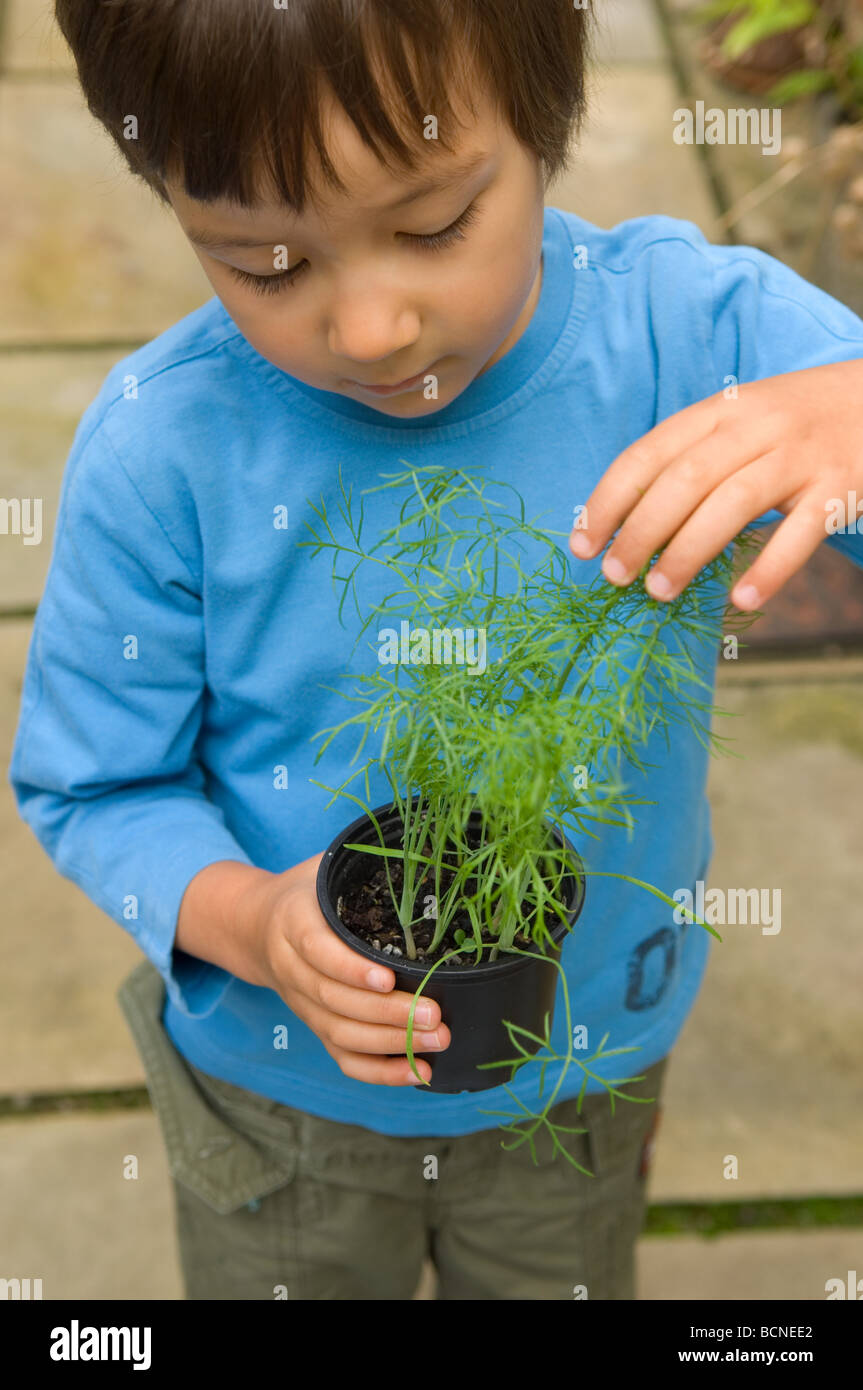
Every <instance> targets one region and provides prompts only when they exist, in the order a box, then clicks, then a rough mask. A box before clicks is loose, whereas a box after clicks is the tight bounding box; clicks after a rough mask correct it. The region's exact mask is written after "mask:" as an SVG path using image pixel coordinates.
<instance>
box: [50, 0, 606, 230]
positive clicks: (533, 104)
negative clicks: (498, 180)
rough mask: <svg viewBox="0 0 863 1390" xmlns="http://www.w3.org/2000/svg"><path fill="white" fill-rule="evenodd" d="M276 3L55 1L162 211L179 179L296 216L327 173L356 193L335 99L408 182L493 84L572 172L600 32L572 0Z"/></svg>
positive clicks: (192, 192) (548, 153)
mask: <svg viewBox="0 0 863 1390" xmlns="http://www.w3.org/2000/svg"><path fill="white" fill-rule="evenodd" d="M277 3H278V0H264V3H262V0H206V3H202V0H120V3H116V0H114V3H108V2H107V0H86V3H85V2H84V0H56V14H57V20H58V23H59V25H60V27H61V29H62V30H63V33H64V35H65V37H66V39H67V41H68V42H69V44H70V47H71V48H72V50H73V53H74V55H75V58H76V62H77V65H78V72H79V77H80V80H81V85H82V87H83V89H84V92H85V94H86V96H87V101H88V105H89V107H90V110H91V112H92V113H93V115H94V116H96V117H97V118H98V119H99V120H100V121H102V123H103V124H104V125H105V126H106V128H107V129H108V130H109V132H110V133H111V135H112V136H113V138H114V140H115V141H116V143H117V145H118V147H119V148H120V149H121V151H122V153H123V155H124V157H125V159H126V161H127V163H128V164H129V167H130V168H131V169H132V171H133V172H134V173H136V174H138V175H140V176H141V177H142V178H144V179H145V180H146V182H147V183H148V184H149V185H150V186H151V187H152V188H153V189H154V191H155V192H156V193H157V194H158V196H159V197H160V198H162V199H163V200H165V201H168V198H167V190H166V187H165V180H166V179H171V180H176V182H177V183H178V185H179V186H180V187H181V188H182V189H183V190H184V192H185V193H186V195H187V196H188V197H191V198H194V199H197V200H200V201H204V202H208V201H215V200H217V199H224V200H226V201H228V202H231V203H235V204H237V205H239V206H240V207H242V208H246V209H250V208H252V207H254V206H255V205H256V204H257V203H258V202H259V201H260V200H261V199H262V198H271V199H273V200H274V201H277V202H283V203H285V204H286V205H288V206H289V207H291V208H292V209H294V210H295V211H296V212H298V213H301V212H302V211H303V209H304V206H305V204H306V202H307V201H308V199H309V198H310V197H312V193H313V187H312V186H313V185H317V181H318V178H319V177H320V179H321V181H322V185H326V186H328V187H330V188H333V189H335V190H336V191H337V192H344V191H345V189H344V185H343V183H342V181H341V180H340V179H339V177H338V174H337V172H336V169H335V166H334V164H333V163H332V161H331V159H330V156H329V154H328V151H327V148H326V139H325V130H324V122H322V114H323V112H324V104H323V103H322V100H321V98H322V95H324V94H325V93H326V94H327V95H328V96H331V97H332V98H334V99H335V101H336V102H337V103H338V105H339V106H341V107H342V108H343V110H344V111H345V113H346V114H347V116H348V117H349V118H350V120H351V121H352V122H353V124H354V125H355V127H356V129H357V131H358V133H359V135H360V137H361V139H362V140H363V141H364V143H365V144H366V145H367V146H369V147H370V148H371V149H372V150H373V152H374V153H375V154H376V156H377V157H378V158H379V159H380V161H381V163H383V164H384V165H385V166H386V167H387V168H388V169H389V170H390V171H391V172H394V173H396V174H398V173H405V172H407V173H411V172H414V171H415V170H416V169H417V168H418V166H419V165H420V164H421V163H422V162H423V156H424V152H425V150H426V149H427V148H428V145H429V144H431V143H432V141H431V139H429V137H428V136H427V134H426V130H427V123H428V118H429V117H430V116H434V117H435V118H436V121H437V127H436V129H435V133H434V137H433V138H434V141H435V143H437V144H439V145H440V146H442V147H443V148H444V149H446V150H447V151H450V150H452V148H453V139H454V137H455V136H456V133H457V125H458V120H457V116H456V112H455V110H454V108H453V104H452V103H453V100H454V99H456V100H457V101H458V102H459V103H461V104H462V106H463V108H464V109H466V110H468V111H474V106H473V102H472V100H471V97H472V96H473V97H474V98H476V96H477V95H478V91H479V84H481V83H482V84H483V85H486V84H487V86H488V89H489V95H490V97H491V99H492V100H493V101H494V102H495V103H496V105H497V107H498V108H499V110H500V111H501V112H502V114H503V115H504V116H505V117H506V118H507V119H509V121H510V124H511V125H512V126H513V129H514V130H515V133H516V135H517V136H518V137H519V138H520V139H521V140H522V141H523V142H524V143H525V144H526V145H528V146H529V147H530V148H532V149H533V150H534V151H535V152H536V154H537V156H538V158H539V159H540V160H541V161H542V163H543V164H544V166H545V171H546V174H547V176H550V175H553V174H555V173H556V172H557V171H558V168H559V167H560V166H561V164H562V163H564V162H565V157H566V147H567V145H568V140H569V134H570V129H569V128H570V127H571V126H572V123H573V121H574V120H575V119H576V118H580V117H581V115H582V113H583V76H584V72H583V69H584V60H585V54H586V47H587V38H586V31H587V25H588V20H587V17H586V16H587V12H586V11H583V10H577V9H574V8H573V7H572V5H571V0H543V3H542V5H540V6H537V4H536V0H482V4H479V3H475V0H281V6H283V7H281V6H279V7H277ZM538 10H539V11H542V12H543V14H544V19H543V23H542V24H541V25H540V24H538V23H537V12H538ZM132 118H134V120H132ZM312 163H313V166H314V167H313V171H312V175H311V176H310V173H309V169H310V166H311V164H312Z"/></svg>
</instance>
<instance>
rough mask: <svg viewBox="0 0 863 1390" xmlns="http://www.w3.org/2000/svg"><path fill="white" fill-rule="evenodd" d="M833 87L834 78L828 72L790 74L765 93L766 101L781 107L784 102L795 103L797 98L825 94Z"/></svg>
mask: <svg viewBox="0 0 863 1390" xmlns="http://www.w3.org/2000/svg"><path fill="white" fill-rule="evenodd" d="M833 86H835V78H834V77H833V74H832V73H830V72H823V71H815V70H814V69H810V70H807V71H806V72H792V73H790V74H789V76H788V77H783V79H782V81H781V82H777V83H776V86H775V87H771V88H770V91H769V92H768V93H767V100H768V101H772V102H773V103H774V105H776V106H782V105H784V103H785V102H786V101H795V100H796V99H797V97H806V96H811V95H812V93H813V92H826V91H829V89H830V88H831V87H833Z"/></svg>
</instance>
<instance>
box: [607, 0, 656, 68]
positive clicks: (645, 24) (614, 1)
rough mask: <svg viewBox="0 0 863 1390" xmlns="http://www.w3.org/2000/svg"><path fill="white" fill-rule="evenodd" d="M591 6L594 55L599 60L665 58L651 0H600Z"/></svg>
mask: <svg viewBox="0 0 863 1390" xmlns="http://www.w3.org/2000/svg"><path fill="white" fill-rule="evenodd" d="M594 8H595V10H596V20H597V30H596V39H595V42H594V57H595V58H596V59H597V60H598V61H599V62H600V63H660V64H664V63H666V62H667V61H668V57H667V53H666V48H665V42H664V39H663V36H662V30H661V27H660V24H659V20H658V18H657V14H656V7H655V5H654V3H653V0H602V4H601V6H599V7H598V8H597V7H594Z"/></svg>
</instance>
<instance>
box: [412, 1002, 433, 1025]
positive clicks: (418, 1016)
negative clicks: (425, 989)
mask: <svg viewBox="0 0 863 1390" xmlns="http://www.w3.org/2000/svg"><path fill="white" fill-rule="evenodd" d="M433 1017H434V1015H433V1014H432V1011H431V1009H430V1008H429V1006H428V1004H421V1005H420V1007H419V1008H418V1009H417V1011H416V1013H415V1014H414V1023H421V1024H426V1025H428V1024H430V1023H431V1021H432V1019H433Z"/></svg>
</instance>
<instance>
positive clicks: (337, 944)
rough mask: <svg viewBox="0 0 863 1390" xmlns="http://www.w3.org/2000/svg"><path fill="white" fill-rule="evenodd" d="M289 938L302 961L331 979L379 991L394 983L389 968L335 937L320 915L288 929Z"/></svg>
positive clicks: (389, 987)
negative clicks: (289, 930)
mask: <svg viewBox="0 0 863 1390" xmlns="http://www.w3.org/2000/svg"><path fill="white" fill-rule="evenodd" d="M289 940H290V943H291V945H292V946H293V948H294V950H295V951H296V952H297V954H298V955H299V956H301V957H302V959H303V960H304V961H306V962H307V963H308V964H309V965H311V966H312V967H313V969H315V970H318V971H320V973H321V974H322V975H328V976H329V977H330V979H332V980H339V981H341V983H342V984H345V985H353V986H354V988H355V989H373V990H377V991H378V992H379V993H386V992H388V991H389V990H391V989H393V988H394V986H395V982H396V977H395V975H394V974H393V972H392V970H389V969H388V968H387V967H386V966H384V965H378V964H376V963H375V962H373V961H370V960H367V959H366V958H365V956H361V955H360V954H359V952H358V951H352V950H351V948H350V946H346V945H345V943H344V941H340V940H339V938H338V937H337V936H336V934H335V932H334V931H332V930H331V928H330V927H329V926H328V925H327V923H326V921H325V920H324V918H323V917H319V918H317V919H313V920H312V921H309V922H305V923H303V924H301V925H299V926H298V927H297V928H296V929H295V930H293V931H292V932H291V934H290V937H289Z"/></svg>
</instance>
